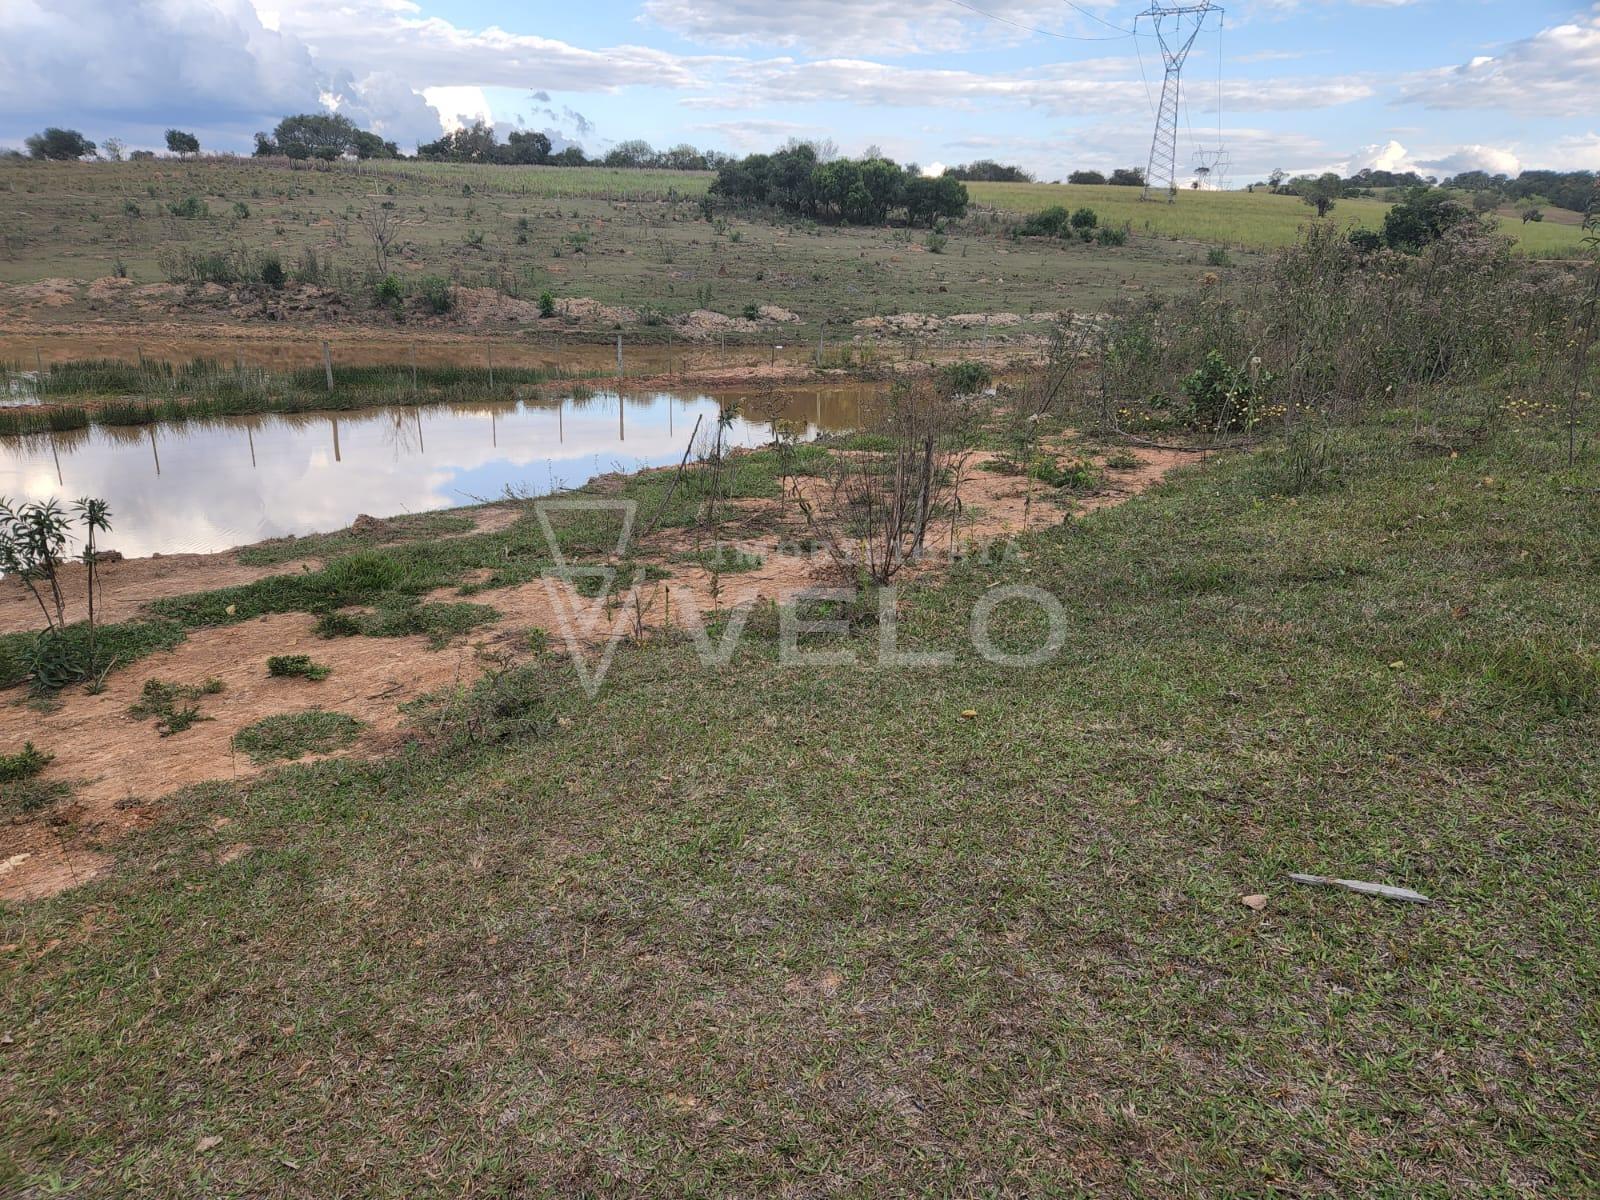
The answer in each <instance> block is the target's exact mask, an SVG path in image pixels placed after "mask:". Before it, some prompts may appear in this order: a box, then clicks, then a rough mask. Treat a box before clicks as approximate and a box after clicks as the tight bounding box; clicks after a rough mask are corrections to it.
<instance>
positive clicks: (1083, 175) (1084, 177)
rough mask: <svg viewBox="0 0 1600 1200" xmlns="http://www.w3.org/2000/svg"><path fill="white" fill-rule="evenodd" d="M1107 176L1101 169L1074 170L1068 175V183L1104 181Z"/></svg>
mask: <svg viewBox="0 0 1600 1200" xmlns="http://www.w3.org/2000/svg"><path fill="white" fill-rule="evenodd" d="M1105 181H1106V177H1105V176H1104V175H1103V174H1102V173H1100V172H1099V171H1074V172H1073V173H1072V174H1071V175H1068V176H1067V182H1068V183H1104V182H1105Z"/></svg>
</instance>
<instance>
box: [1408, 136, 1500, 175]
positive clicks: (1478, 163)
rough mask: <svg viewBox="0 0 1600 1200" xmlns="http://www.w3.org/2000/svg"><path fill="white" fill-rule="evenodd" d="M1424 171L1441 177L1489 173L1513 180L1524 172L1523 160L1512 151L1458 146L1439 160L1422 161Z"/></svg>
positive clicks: (1497, 148) (1475, 144) (1498, 148)
mask: <svg viewBox="0 0 1600 1200" xmlns="http://www.w3.org/2000/svg"><path fill="white" fill-rule="evenodd" d="M1421 165H1422V167H1423V168H1424V169H1426V170H1428V171H1431V172H1433V173H1434V174H1437V175H1439V176H1440V177H1441V178H1443V177H1444V176H1448V175H1459V174H1461V172H1463V171H1487V172H1488V173H1489V174H1491V175H1510V176H1512V177H1513V178H1514V177H1515V176H1516V175H1517V174H1518V173H1519V172H1521V170H1522V160H1521V159H1520V158H1518V157H1517V156H1516V155H1515V154H1513V153H1512V152H1511V151H1510V150H1503V149H1501V148H1500V147H1498V146H1480V145H1478V144H1477V143H1473V144H1472V145H1469V146H1457V147H1456V148H1455V149H1454V150H1452V151H1450V153H1448V154H1445V155H1441V156H1440V157H1438V158H1427V159H1422V160H1421Z"/></svg>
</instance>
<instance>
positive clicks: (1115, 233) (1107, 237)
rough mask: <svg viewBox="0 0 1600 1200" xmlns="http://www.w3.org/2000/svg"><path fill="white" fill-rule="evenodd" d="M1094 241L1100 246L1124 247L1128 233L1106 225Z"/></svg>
mask: <svg viewBox="0 0 1600 1200" xmlns="http://www.w3.org/2000/svg"><path fill="white" fill-rule="evenodd" d="M1094 240H1095V241H1097V242H1099V243H1100V244H1101V245H1102V246H1126V245H1127V244H1128V231H1127V230H1126V229H1115V228H1113V227H1112V226H1110V225H1106V226H1103V227H1102V228H1101V229H1100V231H1099V233H1097V234H1096V235H1095V239H1094Z"/></svg>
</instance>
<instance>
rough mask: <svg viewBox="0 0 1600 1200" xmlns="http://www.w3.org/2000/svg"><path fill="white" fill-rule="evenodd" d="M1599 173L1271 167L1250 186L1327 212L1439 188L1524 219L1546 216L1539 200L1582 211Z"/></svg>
mask: <svg viewBox="0 0 1600 1200" xmlns="http://www.w3.org/2000/svg"><path fill="white" fill-rule="evenodd" d="M1596 179H1597V176H1596V174H1595V172H1593V171H1523V172H1521V173H1520V174H1518V175H1516V176H1515V177H1513V176H1510V175H1503V174H1502V175H1491V174H1489V173H1488V172H1487V171H1463V172H1461V173H1460V174H1458V175H1452V176H1450V177H1449V178H1447V179H1445V180H1443V181H1442V182H1441V181H1440V180H1439V179H1437V178H1435V177H1433V176H1423V175H1419V174H1417V172H1415V171H1381V170H1374V169H1372V168H1368V169H1365V170H1361V171H1357V172H1356V173H1355V174H1354V175H1340V174H1339V173H1338V172H1337V171H1327V172H1324V173H1323V174H1321V175H1300V176H1297V177H1295V178H1293V179H1291V178H1289V175H1288V173H1287V172H1286V171H1282V170H1277V171H1273V172H1272V174H1271V175H1269V176H1267V178H1266V180H1265V181H1264V182H1259V183H1252V184H1251V185H1250V186H1249V188H1248V190H1249V191H1255V190H1256V189H1257V188H1265V189H1268V190H1271V191H1273V192H1276V193H1278V194H1280V195H1289V196H1299V197H1300V198H1301V199H1303V200H1305V202H1306V203H1307V204H1310V205H1312V206H1313V207H1315V208H1316V210H1317V215H1318V216H1325V215H1326V214H1327V212H1328V210H1329V209H1331V208H1332V207H1333V205H1334V202H1335V201H1338V200H1344V199H1355V198H1359V197H1364V196H1373V195H1376V194H1377V193H1378V192H1381V191H1395V192H1399V193H1409V192H1414V191H1416V190H1417V189H1419V188H1421V189H1428V188H1434V187H1437V188H1440V189H1442V190H1443V191H1446V192H1455V193H1459V194H1464V195H1466V196H1468V197H1469V198H1470V203H1471V205H1472V207H1473V208H1474V209H1476V210H1477V211H1478V212H1489V211H1491V210H1493V209H1495V208H1498V207H1499V206H1500V205H1502V204H1517V205H1519V207H1520V208H1521V213H1520V215H1521V216H1522V219H1523V220H1524V221H1525V222H1526V221H1538V220H1541V219H1542V218H1543V215H1544V214H1543V213H1542V212H1541V211H1540V209H1539V205H1541V204H1547V205H1550V206H1552V207H1554V208H1565V209H1570V210H1571V211H1573V212H1583V211H1584V206H1585V205H1587V204H1588V203H1589V201H1590V197H1592V196H1593V195H1594V189H1595V183H1596Z"/></svg>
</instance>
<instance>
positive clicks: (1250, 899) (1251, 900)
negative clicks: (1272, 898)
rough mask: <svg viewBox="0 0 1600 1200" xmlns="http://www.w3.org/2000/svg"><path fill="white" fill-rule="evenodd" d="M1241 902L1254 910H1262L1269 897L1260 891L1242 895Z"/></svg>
mask: <svg viewBox="0 0 1600 1200" xmlns="http://www.w3.org/2000/svg"><path fill="white" fill-rule="evenodd" d="M1239 903H1240V904H1242V905H1244V906H1245V907H1246V908H1248V909H1250V910H1251V911H1253V912H1260V911H1261V910H1262V909H1263V908H1265V907H1266V906H1267V898H1266V897H1265V896H1263V895H1262V894H1261V893H1260V892H1255V893H1253V894H1251V895H1249V896H1240V897H1239Z"/></svg>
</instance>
